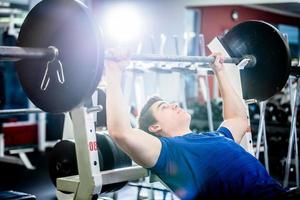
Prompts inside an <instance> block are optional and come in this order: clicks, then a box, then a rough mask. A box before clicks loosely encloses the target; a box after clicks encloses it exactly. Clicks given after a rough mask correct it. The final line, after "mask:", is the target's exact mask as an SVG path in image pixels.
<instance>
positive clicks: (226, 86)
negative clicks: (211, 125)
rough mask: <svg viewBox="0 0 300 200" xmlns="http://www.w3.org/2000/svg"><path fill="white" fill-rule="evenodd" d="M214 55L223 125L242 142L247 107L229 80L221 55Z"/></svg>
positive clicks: (245, 128)
mask: <svg viewBox="0 0 300 200" xmlns="http://www.w3.org/2000/svg"><path fill="white" fill-rule="evenodd" d="M213 55H214V56H216V61H215V63H214V65H213V69H214V72H215V75H216V77H217V80H218V83H219V88H220V93H221V96H222V98H223V118H224V122H223V123H222V125H221V126H224V127H226V128H228V129H229V130H230V132H231V133H232V136H233V138H234V140H235V141H236V142H237V143H240V141H241V139H242V137H243V136H244V134H245V132H246V130H247V127H248V120H247V111H246V107H245V105H244V101H243V99H242V98H241V97H240V96H239V95H238V94H237V93H236V91H235V90H234V88H233V87H232V85H231V83H230V81H229V78H230V76H228V75H227V74H226V70H225V68H224V66H223V64H222V58H221V55H220V54H213ZM220 61H221V62H220Z"/></svg>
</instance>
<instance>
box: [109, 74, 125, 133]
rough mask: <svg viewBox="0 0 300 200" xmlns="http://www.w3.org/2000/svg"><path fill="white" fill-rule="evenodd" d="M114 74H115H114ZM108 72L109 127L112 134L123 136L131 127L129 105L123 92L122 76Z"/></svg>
mask: <svg viewBox="0 0 300 200" xmlns="http://www.w3.org/2000/svg"><path fill="white" fill-rule="evenodd" d="M112 75H113V74H112ZM112 75H110V74H107V77H106V79H107V92H106V111H107V113H106V115H107V127H108V130H109V131H110V134H111V135H112V136H116V137H121V136H123V135H122V134H124V133H126V132H127V131H128V130H129V129H131V123H130V118H129V113H128V105H127V103H126V101H125V98H124V96H123V94H122V89H121V77H113V76H112Z"/></svg>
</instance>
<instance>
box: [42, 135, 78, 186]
mask: <svg viewBox="0 0 300 200" xmlns="http://www.w3.org/2000/svg"><path fill="white" fill-rule="evenodd" d="M48 170H49V175H50V178H51V181H52V183H53V184H54V185H55V186H56V179H57V178H60V177H66V176H72V175H76V174H78V168H77V160H76V152H75V143H74V142H73V141H70V140H62V141H60V142H58V143H57V144H56V145H55V146H54V147H53V149H52V151H51V153H50V156H49V162H48Z"/></svg>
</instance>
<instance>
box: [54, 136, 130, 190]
mask: <svg viewBox="0 0 300 200" xmlns="http://www.w3.org/2000/svg"><path fill="white" fill-rule="evenodd" d="M96 136H97V145H98V147H99V148H98V157H99V162H100V170H101V171H103V170H111V169H116V168H121V167H128V166H131V165H132V161H131V159H130V158H129V157H128V156H127V155H126V154H125V153H124V152H122V151H121V150H120V149H119V148H118V147H117V146H116V144H115V143H114V142H113V141H112V139H111V138H110V137H109V135H107V134H105V133H97V134H96ZM100 147H101V149H100ZM77 174H78V167H77V159H76V153H75V143H74V141H71V140H62V141H60V142H58V143H57V144H56V145H55V146H54V147H53V149H52V151H51V154H50V156H49V175H50V178H51V180H52V182H53V184H54V185H55V186H56V179H57V178H60V177H66V176H73V175H77ZM126 183H127V182H121V183H114V184H108V185H104V186H103V187H102V190H101V193H105V192H113V191H116V190H119V189H120V188H122V187H123V186H124V185H126Z"/></svg>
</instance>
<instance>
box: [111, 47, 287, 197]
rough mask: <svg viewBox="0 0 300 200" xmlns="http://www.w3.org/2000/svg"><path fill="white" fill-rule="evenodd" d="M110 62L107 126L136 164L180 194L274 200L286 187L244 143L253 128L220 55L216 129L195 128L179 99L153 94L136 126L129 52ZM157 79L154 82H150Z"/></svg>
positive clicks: (120, 53)
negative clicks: (125, 77) (126, 91)
mask: <svg viewBox="0 0 300 200" xmlns="http://www.w3.org/2000/svg"><path fill="white" fill-rule="evenodd" d="M111 53H112V54H113V55H114V56H116V57H117V58H118V60H108V61H107V63H106V79H107V104H106V105H107V125H108V131H109V133H110V135H111V137H112V138H113V139H114V141H115V142H116V143H117V144H118V145H119V146H120V147H121V148H122V150H123V151H124V152H126V153H127V154H128V155H129V156H130V157H131V158H132V159H133V160H134V161H135V162H136V163H138V164H139V165H141V166H143V167H145V168H148V169H150V170H151V171H152V172H154V173H155V174H156V175H158V176H159V177H160V178H161V180H162V181H163V182H164V183H165V184H166V185H167V186H168V187H169V188H170V189H172V190H173V191H174V192H175V194H176V195H177V196H178V197H179V198H181V199H271V198H274V197H276V196H278V195H279V194H281V193H284V192H285V190H284V189H283V188H282V187H281V186H280V185H279V184H278V183H277V182H276V181H275V180H274V179H272V178H271V177H270V176H269V174H268V173H267V171H266V170H265V168H264V166H263V165H262V164H261V163H260V162H259V161H258V160H257V159H256V158H255V157H253V156H252V155H251V154H249V153H248V152H246V151H245V150H244V149H243V148H242V147H241V146H240V145H239V143H240V141H241V139H242V137H243V135H244V133H245V132H246V130H247V128H248V124H247V112H246V109H245V108H246V107H245V106H244V102H243V100H242V99H241V98H240V97H239V96H238V95H237V94H236V92H235V90H234V89H233V88H232V86H231V85H230V82H229V81H228V79H229V78H230V77H228V76H227V75H226V71H225V69H224V67H223V64H222V62H223V58H222V56H221V55H220V54H213V56H215V57H216V60H215V62H214V63H213V64H212V65H211V66H212V68H213V70H214V73H215V75H216V77H217V79H218V83H219V87H220V92H221V96H222V98H223V117H224V121H223V123H222V124H221V126H220V127H219V128H218V130H217V131H214V132H206V133H193V132H192V131H191V130H190V128H189V126H190V121H191V116H190V114H189V113H188V112H187V111H185V110H183V109H181V108H180V107H179V106H178V105H177V104H174V103H169V102H166V101H164V100H162V99H160V98H159V97H153V98H151V99H150V100H149V101H148V102H147V103H146V105H145V106H144V108H143V109H142V111H141V114H140V117H139V129H136V128H132V127H131V124H130V120H129V113H128V111H127V108H128V105H127V104H126V103H125V101H124V97H123V95H122V90H121V77H122V73H123V71H124V69H125V67H126V66H127V65H128V64H129V60H128V56H127V55H126V53H122V52H120V51H116V50H115V51H112V52H111ZM150 84H153V83H150Z"/></svg>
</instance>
